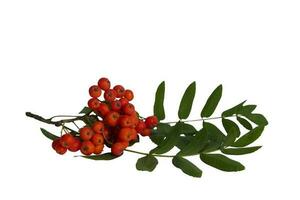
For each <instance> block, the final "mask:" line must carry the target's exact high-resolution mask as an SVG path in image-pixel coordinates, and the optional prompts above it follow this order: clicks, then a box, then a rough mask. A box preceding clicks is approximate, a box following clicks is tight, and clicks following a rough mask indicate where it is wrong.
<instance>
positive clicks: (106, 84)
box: [98, 78, 110, 91]
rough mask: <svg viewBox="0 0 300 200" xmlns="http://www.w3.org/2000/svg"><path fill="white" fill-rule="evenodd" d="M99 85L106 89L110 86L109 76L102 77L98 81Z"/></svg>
mask: <svg viewBox="0 0 300 200" xmlns="http://www.w3.org/2000/svg"><path fill="white" fill-rule="evenodd" d="M98 86H99V87H100V88H101V89H102V90H104V91H106V90H108V89H109V88H110V81H109V80H108V79H107V78H100V79H99V81H98Z"/></svg>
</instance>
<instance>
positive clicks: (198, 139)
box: [177, 129, 208, 156]
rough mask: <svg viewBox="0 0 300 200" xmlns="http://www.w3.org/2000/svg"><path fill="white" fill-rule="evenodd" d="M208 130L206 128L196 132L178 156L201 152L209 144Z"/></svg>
mask: <svg viewBox="0 0 300 200" xmlns="http://www.w3.org/2000/svg"><path fill="white" fill-rule="evenodd" d="M207 137H208V136H207V132H206V131H205V130H204V129H201V130H200V131H199V132H197V133H196V135H195V136H192V138H191V139H190V141H189V142H188V144H187V145H186V146H185V147H183V148H182V149H181V151H180V152H179V153H178V154H177V155H178V156H191V155H196V154H199V152H200V151H201V150H202V149H203V148H204V147H205V145H206V144H207Z"/></svg>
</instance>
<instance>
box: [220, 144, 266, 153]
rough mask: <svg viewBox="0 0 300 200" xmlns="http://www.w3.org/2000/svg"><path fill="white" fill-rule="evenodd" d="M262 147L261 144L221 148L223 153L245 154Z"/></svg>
mask: <svg viewBox="0 0 300 200" xmlns="http://www.w3.org/2000/svg"><path fill="white" fill-rule="evenodd" d="M260 148H261V146H255V147H245V148H226V149H221V151H222V153H224V154H228V155H244V154H249V153H253V152H255V151H257V150H258V149H260Z"/></svg>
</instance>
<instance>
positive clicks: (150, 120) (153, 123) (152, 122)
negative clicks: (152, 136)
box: [145, 116, 158, 128]
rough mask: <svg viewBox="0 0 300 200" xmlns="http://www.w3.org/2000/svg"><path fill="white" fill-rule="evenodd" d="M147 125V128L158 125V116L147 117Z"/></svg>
mask: <svg viewBox="0 0 300 200" xmlns="http://www.w3.org/2000/svg"><path fill="white" fill-rule="evenodd" d="M145 123H146V126H147V128H154V127H156V126H157V124H158V119H157V117H156V116H150V117H147V119H146V121H145Z"/></svg>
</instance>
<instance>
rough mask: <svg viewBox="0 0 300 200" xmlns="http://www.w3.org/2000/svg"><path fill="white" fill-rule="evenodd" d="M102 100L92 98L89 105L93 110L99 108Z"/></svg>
mask: <svg viewBox="0 0 300 200" xmlns="http://www.w3.org/2000/svg"><path fill="white" fill-rule="evenodd" d="M100 103H101V102H100V101H99V100H98V99H97V98H91V99H90V100H89V101H88V106H89V108H90V109H92V110H98V108H99V106H100Z"/></svg>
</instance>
